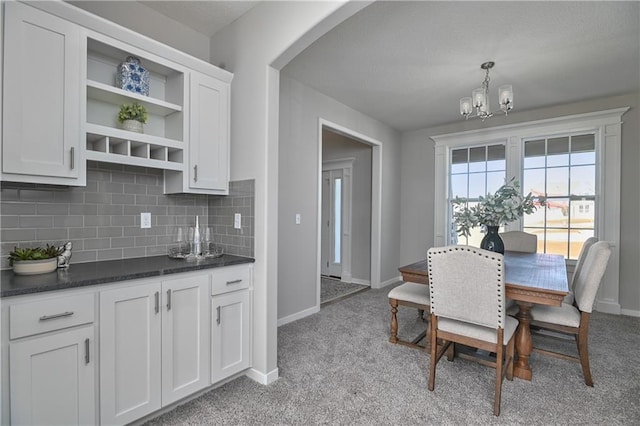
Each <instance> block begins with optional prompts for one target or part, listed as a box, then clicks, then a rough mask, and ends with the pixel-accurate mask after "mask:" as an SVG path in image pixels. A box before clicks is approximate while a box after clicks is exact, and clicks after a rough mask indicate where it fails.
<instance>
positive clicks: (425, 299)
mask: <svg viewBox="0 0 640 426" xmlns="http://www.w3.org/2000/svg"><path fill="white" fill-rule="evenodd" d="M388 297H389V304H390V305H391V336H390V337H389V342H391V343H398V344H401V345H405V346H410V347H414V348H420V349H424V348H425V347H426V346H423V345H420V344H419V343H418V342H419V341H420V340H422V338H424V336H425V335H427V336H426V337H427V338H426V343H429V339H428V337H429V336H428V328H426V327H425V334H421V335H420V336H418V338H416V339H414V340H413V341H411V342H410V341H408V340H402V339H399V338H398V306H407V307H410V308H415V309H418V312H419V316H420V318H422V319H424V318H423V315H424V312H427V313H429V310H430V307H429V286H428V285H426V284H418V283H412V282H405V283H404V284H401V285H399V286H398V287H395V288H394V289H392V290H391V291H390V292H389V295H388Z"/></svg>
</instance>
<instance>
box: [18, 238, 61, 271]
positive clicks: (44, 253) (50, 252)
mask: <svg viewBox="0 0 640 426" xmlns="http://www.w3.org/2000/svg"><path fill="white" fill-rule="evenodd" d="M61 253H62V249H61V248H59V247H56V246H50V245H49V244H47V246H46V247H45V248H42V247H36V248H19V247H14V248H13V250H12V251H11V252H9V265H11V266H13V272H14V273H15V274H16V275H36V274H46V273H48V272H53V271H55V270H56V268H57V267H58V256H59V255H60V254H61Z"/></svg>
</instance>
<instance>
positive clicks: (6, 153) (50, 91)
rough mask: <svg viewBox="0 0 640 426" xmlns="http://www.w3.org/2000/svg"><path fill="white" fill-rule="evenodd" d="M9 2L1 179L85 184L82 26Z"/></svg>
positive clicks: (7, 5)
mask: <svg viewBox="0 0 640 426" xmlns="http://www.w3.org/2000/svg"><path fill="white" fill-rule="evenodd" d="M4 7H5V14H4V18H5V22H4V23H5V25H4V69H3V90H4V93H3V99H2V101H3V105H2V111H3V116H2V180H8V181H19V182H33V183H51V184H62V185H84V184H85V178H86V176H85V162H84V160H83V157H82V152H81V150H80V149H79V148H80V140H81V105H82V104H83V103H82V96H81V89H82V86H81V85H80V81H81V74H82V69H83V64H84V59H83V58H84V47H83V40H82V38H81V34H80V28H79V27H78V26H77V25H74V24H72V23H70V22H68V21H65V20H63V19H59V18H57V17H55V16H51V15H49V14H47V13H44V12H42V11H40V10H37V9H34V8H32V7H29V6H25V5H22V4H19V3H13V2H7V3H6V4H5V5H4Z"/></svg>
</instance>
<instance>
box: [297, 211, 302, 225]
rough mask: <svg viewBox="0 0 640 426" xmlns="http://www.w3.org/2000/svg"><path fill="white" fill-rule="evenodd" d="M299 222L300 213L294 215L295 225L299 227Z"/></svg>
mask: <svg viewBox="0 0 640 426" xmlns="http://www.w3.org/2000/svg"><path fill="white" fill-rule="evenodd" d="M300 222H301V216H300V213H296V225H300Z"/></svg>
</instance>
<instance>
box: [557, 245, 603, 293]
mask: <svg viewBox="0 0 640 426" xmlns="http://www.w3.org/2000/svg"><path fill="white" fill-rule="evenodd" d="M597 242H598V239H597V238H596V237H589V238H587V239H586V241H585V242H584V243H583V244H582V248H581V249H580V254H579V255H578V260H577V261H576V267H575V269H574V270H573V275H572V276H571V282H570V283H569V294H567V295H566V296H565V297H564V300H563V302H564V303H568V304H570V305H571V304H572V303H573V298H574V297H573V287H574V285H575V281H576V277H577V276H578V275H579V273H580V270H581V269H582V265H583V264H584V259H585V258H586V257H587V253H588V252H589V249H590V248H591V246H592V245H594V244H595V243H597Z"/></svg>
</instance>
